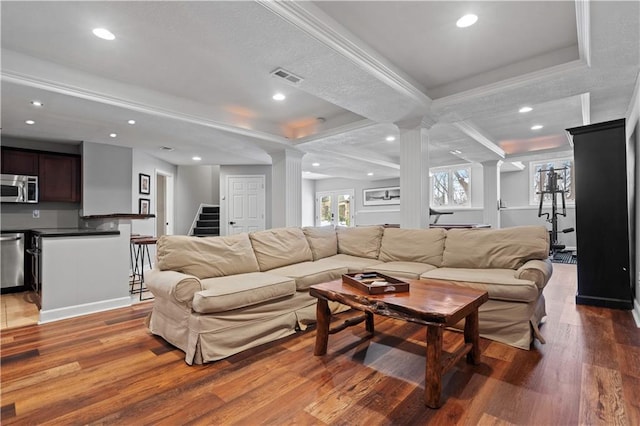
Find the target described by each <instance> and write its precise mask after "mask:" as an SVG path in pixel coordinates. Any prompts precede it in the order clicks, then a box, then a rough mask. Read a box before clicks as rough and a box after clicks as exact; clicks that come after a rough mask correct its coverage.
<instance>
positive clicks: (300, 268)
mask: <svg viewBox="0 0 640 426" xmlns="http://www.w3.org/2000/svg"><path fill="white" fill-rule="evenodd" d="M347 271H348V269H347V268H346V267H344V266H327V264H326V263H324V262H302V263H296V264H295V265H289V266H283V267H282V268H277V269H272V270H271V271H270V272H271V273H273V274H278V275H284V276H285V277H290V278H293V279H294V280H295V281H296V290H298V291H307V290H309V287H311V286H312V285H314V284H320V283H324V282H328V281H333V280H337V279H340V278H342V274H346V273H347Z"/></svg>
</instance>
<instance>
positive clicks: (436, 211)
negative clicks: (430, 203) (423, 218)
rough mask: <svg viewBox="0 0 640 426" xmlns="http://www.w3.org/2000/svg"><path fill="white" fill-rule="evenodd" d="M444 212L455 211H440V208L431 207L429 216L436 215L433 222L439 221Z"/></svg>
mask: <svg viewBox="0 0 640 426" xmlns="http://www.w3.org/2000/svg"><path fill="white" fill-rule="evenodd" d="M443 214H453V212H443V211H438V210H434V209H432V208H431V207H429V217H431V216H435V217H436V218H435V219H434V221H433V222H432V224H436V223H438V219H440V216H442V215H443Z"/></svg>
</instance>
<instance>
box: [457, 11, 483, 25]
mask: <svg viewBox="0 0 640 426" xmlns="http://www.w3.org/2000/svg"><path fill="white" fill-rule="evenodd" d="M477 20H478V17H477V16H476V15H474V14H472V13H469V14H468V15H464V16H463V17H462V18H460V19H458V21H457V22H456V25H457V26H458V27H459V28H466V27H470V26H471V25H473V24H475V23H476V21H477Z"/></svg>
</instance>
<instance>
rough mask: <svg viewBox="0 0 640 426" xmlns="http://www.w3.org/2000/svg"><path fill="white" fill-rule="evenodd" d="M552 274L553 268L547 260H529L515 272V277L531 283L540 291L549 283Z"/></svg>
mask: <svg viewBox="0 0 640 426" xmlns="http://www.w3.org/2000/svg"><path fill="white" fill-rule="evenodd" d="M552 273H553V266H552V264H551V261H550V260H549V259H545V260H529V261H527V262H526V263H525V264H524V265H522V266H521V267H520V268H519V269H518V270H517V271H516V273H515V277H516V278H519V279H523V280H529V281H533V282H534V283H536V286H537V287H538V289H540V290H542V289H543V288H544V286H546V285H547V283H548V282H549V279H550V278H551V274H552Z"/></svg>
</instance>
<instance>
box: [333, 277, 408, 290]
mask: <svg viewBox="0 0 640 426" xmlns="http://www.w3.org/2000/svg"><path fill="white" fill-rule="evenodd" d="M342 282H343V283H345V284H349V285H350V286H353V287H355V288H357V289H360V290H362V291H364V292H365V293H367V294H386V293H402V292H405V291H409V283H408V282H406V281H402V280H399V279H397V278H393V277H390V276H388V275H385V274H381V273H380V272H365V273H359V274H344V275H342Z"/></svg>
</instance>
